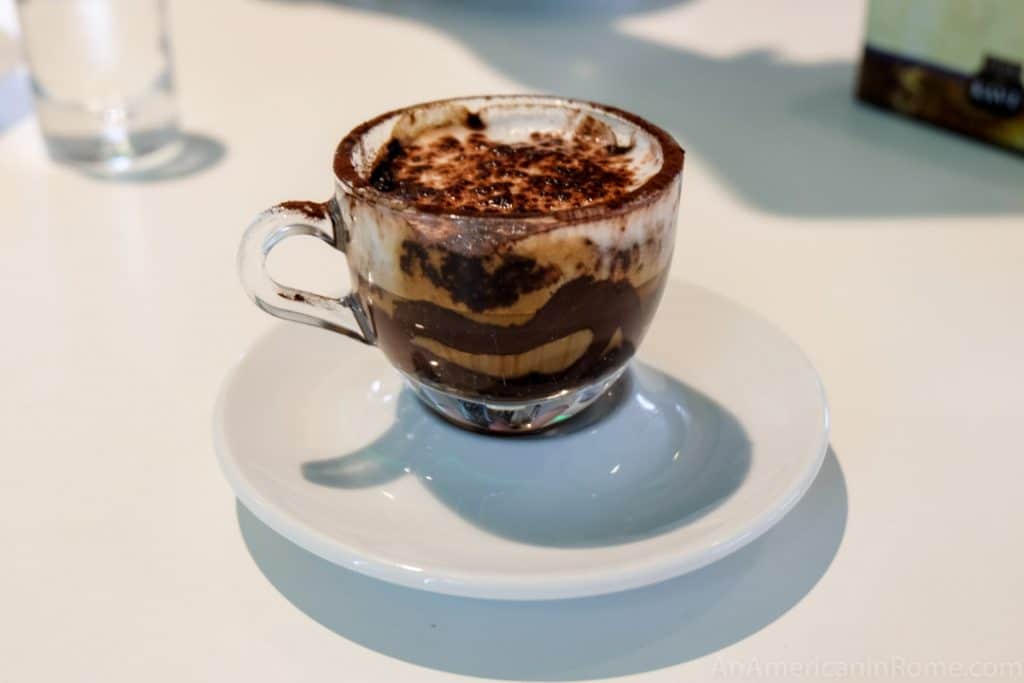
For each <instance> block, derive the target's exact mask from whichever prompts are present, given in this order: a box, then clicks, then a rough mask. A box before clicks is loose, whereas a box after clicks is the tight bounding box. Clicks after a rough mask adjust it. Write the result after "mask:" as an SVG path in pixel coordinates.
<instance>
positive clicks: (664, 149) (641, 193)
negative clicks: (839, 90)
mask: <svg viewBox="0 0 1024 683" xmlns="http://www.w3.org/2000/svg"><path fill="white" fill-rule="evenodd" d="M502 100H528V101H536V102H539V103H544V104H545V105H546V106H563V107H568V108H576V109H591V110H596V111H599V112H602V113H604V114H607V115H610V116H613V117H616V118H619V119H621V120H623V121H625V122H627V123H629V124H631V125H633V126H636V127H637V128H639V129H641V130H643V131H644V132H646V133H647V134H649V135H651V136H652V137H653V138H654V139H655V140H656V141H657V143H658V145H659V147H660V149H661V155H662V163H661V167H660V168H659V169H658V170H657V171H656V172H655V173H654V174H653V175H652V176H651V177H650V178H648V179H647V180H646V181H644V183H643V184H641V185H640V186H639V187H636V188H634V189H632V190H630V191H629V192H627V193H625V194H624V195H622V196H621V197H617V198H615V199H614V200H610V201H602V202H596V203H594V204H588V205H587V206H580V207H570V208H566V209H559V210H555V211H521V212H514V213H508V214H501V215H493V214H479V213H471V212H465V213H463V212H458V211H454V212H453V211H447V210H445V209H442V208H436V207H424V206H416V205H413V204H410V203H409V202H407V201H403V200H401V199H398V198H396V197H394V196H391V195H388V194H387V193H385V192H381V191H380V190H377V189H376V188H374V187H373V186H372V185H371V184H370V183H369V181H368V179H367V178H365V177H364V176H363V174H361V173H360V172H359V170H358V169H357V168H356V167H355V165H354V164H353V161H352V156H353V152H354V150H355V148H356V146H357V145H358V144H359V141H360V140H361V139H362V138H363V137H364V136H365V135H366V133H367V132H368V131H370V130H372V129H373V128H375V127H376V126H377V125H379V124H380V123H381V122H383V121H386V120H388V119H389V118H396V117H398V116H401V115H402V114H404V113H406V112H409V111H413V110H416V109H420V108H426V107H436V106H438V105H444V104H452V103H461V102H474V103H475V102H500V101H502ZM548 103H550V104H548ZM684 157H685V152H684V150H683V148H682V147H681V146H680V145H679V143H678V142H676V140H675V138H673V137H672V136H671V135H670V134H669V133H668V132H667V131H665V130H664V129H663V128H661V127H660V126H657V125H655V124H653V123H651V122H650V121H648V120H647V119H644V118H643V117H641V116H638V115H636V114H634V113H632V112H629V111H626V110H624V109H620V108H618V107H615V106H612V105H607V104H602V103H599V102H592V101H589V100H583V99H575V98H570V97H561V96H557V95H531V94H507V95H471V96H461V97H449V98H444V99H438V100H430V101H427V102H420V103H417V104H412V105H408V106H405V107H399V108H397V109H392V110H390V111H387V112H384V113H382V114H379V115H377V116H375V117H373V118H371V119H369V120H367V121H364V122H363V123H361V124H359V125H358V126H356V127H355V128H353V129H352V130H351V131H349V132H348V134H346V135H345V137H343V138H342V139H341V141H340V142H339V143H338V146H337V147H336V149H335V154H334V177H335V181H336V182H337V183H338V184H339V186H340V187H341V188H343V189H344V190H345V191H346V192H348V193H350V194H353V195H355V196H357V197H360V198H362V199H365V200H367V201H369V202H372V203H374V204H377V205H383V206H386V207H388V208H389V209H391V210H392V211H395V212H397V213H401V214H408V215H418V216H432V217H443V218H449V219H453V220H460V221H466V220H471V221H474V222H476V221H479V222H486V223H504V222H514V223H523V222H544V223H549V222H553V223H559V224H561V223H578V222H582V221H588V220H594V219H601V218H605V217H612V216H616V215H620V214H624V213H629V212H631V211H634V210H636V209H637V208H641V207H643V206H646V205H649V204H651V203H653V202H654V201H656V200H657V199H658V198H659V197H661V196H662V195H663V194H664V192H665V191H666V190H667V189H668V188H669V187H670V186H671V185H672V184H673V183H674V182H675V181H676V180H677V179H678V178H679V176H680V175H681V173H682V170H683V161H684Z"/></svg>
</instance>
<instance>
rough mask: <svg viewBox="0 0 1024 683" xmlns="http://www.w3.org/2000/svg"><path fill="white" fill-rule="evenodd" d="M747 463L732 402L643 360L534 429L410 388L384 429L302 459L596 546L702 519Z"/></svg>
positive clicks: (503, 531) (324, 480)
mask: <svg viewBox="0 0 1024 683" xmlns="http://www.w3.org/2000/svg"><path fill="white" fill-rule="evenodd" d="M749 466H750V443H749V440H748V438H747V435H746V433H745V431H744V429H743V427H742V426H741V425H740V424H739V422H738V421H737V420H736V418H735V417H734V416H733V415H732V414H731V413H730V412H729V411H727V410H726V409H724V408H723V407H722V406H720V405H718V404H717V403H715V402H714V401H712V400H711V399H710V398H708V397H706V396H704V395H703V394H701V393H700V392H698V391H696V390H695V389H693V388H691V387H688V386H687V385H685V384H683V383H682V382H680V381H679V380H676V379H674V378H672V377H670V376H668V375H666V374H664V373H662V372H661V371H659V370H657V369H655V368H653V367H650V366H647V365H644V364H643V363H639V362H634V363H633V365H632V366H631V368H630V369H629V370H628V372H627V373H626V374H625V375H624V376H623V379H622V380H621V381H620V382H618V383H616V384H615V385H614V386H613V387H612V388H611V389H610V390H609V391H608V392H607V393H606V395H605V396H603V397H602V398H601V399H599V401H598V402H597V403H595V405H593V406H591V407H590V408H589V409H588V410H587V411H586V412H584V413H582V414H580V415H579V416H577V417H576V418H574V419H572V420H569V421H567V422H566V423H564V424H562V425H559V426H557V427H555V428H554V429H551V430H548V431H546V432H541V433H538V434H536V435H531V436H524V437H506V438H495V437H494V436H488V435H482V434H477V433H473V432H469V431H465V430H462V429H459V428H458V427H454V426H452V425H450V424H448V423H447V422H445V421H443V420H442V419H440V418H439V417H437V416H436V415H435V414H434V413H432V412H431V411H430V410H429V409H428V408H426V407H425V406H423V405H422V404H421V403H420V402H419V401H418V400H417V399H416V398H415V396H414V394H413V392H412V391H411V390H409V389H403V390H402V392H401V394H400V395H399V397H398V400H397V407H396V409H395V418H394V423H393V424H392V425H391V427H390V428H389V429H388V430H387V431H386V432H384V433H383V434H382V435H381V436H380V437H378V438H377V439H375V440H373V441H372V442H370V443H368V444H366V445H365V446H363V447H361V448H359V449H358V450H355V451H352V452H349V453H345V454H342V455H339V456H337V457H334V458H328V459H323V460H315V461H309V462H305V463H303V464H302V475H303V477H304V478H305V479H306V480H307V481H310V482H313V483H315V484H319V485H321V486H328V487H333V488H340V489H357V488H365V487H373V486H380V485H381V484H383V483H385V482H387V481H390V480H392V479H394V478H397V477H401V476H404V475H412V476H415V477H418V478H419V479H420V480H421V483H422V484H423V486H425V487H426V488H427V489H428V490H429V491H430V492H431V493H432V494H433V495H434V496H436V498H437V499H438V500H439V501H441V502H443V503H444V504H445V505H446V506H448V508H449V509H451V510H452V511H453V512H455V513H457V514H458V515H459V516H460V517H462V518H463V519H465V520H466V521H468V522H470V523H472V524H474V525H476V526H477V527H479V528H481V529H482V530H485V531H487V532H488V533H491V534H495V535H498V536H501V537H504V538H508V539H511V540H515V541H519V542H522V543H529V544H534V545H545V546H557V547H588V546H590V547H593V546H601V545H611V544H619V543H628V542H630V541H635V540H638V539H641V538H645V537H649V536H652V535H656V534H659V533H664V532H665V531H668V530H669V529H671V528H673V527H675V526H677V525H680V524H684V523H686V522H688V521H692V520H693V519H694V518H696V517H698V516H700V515H702V514H705V513H706V512H708V511H710V510H712V509H714V507H715V506H716V505H717V504H719V503H720V502H721V501H723V500H725V499H726V498H727V497H728V496H729V495H730V493H731V492H732V491H734V490H735V489H736V488H737V487H738V486H739V485H740V484H741V483H742V482H743V479H744V477H745V476H746V473H747V470H748V468H749Z"/></svg>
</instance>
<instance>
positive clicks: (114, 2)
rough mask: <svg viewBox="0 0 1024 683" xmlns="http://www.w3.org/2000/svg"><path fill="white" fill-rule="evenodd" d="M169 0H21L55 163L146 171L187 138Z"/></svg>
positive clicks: (42, 120) (40, 114) (39, 107)
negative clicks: (181, 122) (180, 118)
mask: <svg viewBox="0 0 1024 683" xmlns="http://www.w3.org/2000/svg"><path fill="white" fill-rule="evenodd" d="M165 10H166V8H165V3H164V0H18V15H19V18H20V23H21V32H22V38H23V41H24V45H25V51H26V53H27V56H28V62H29V68H30V72H31V82H32V92H33V96H34V100H35V109H36V116H37V118H38V120H39V126H40V128H41V130H42V133H43V137H44V139H45V140H46V146H47V150H48V151H49V153H50V156H51V157H52V158H54V159H56V160H58V161H65V162H71V163H76V164H81V165H84V166H88V167H90V168H91V169H93V170H96V171H98V172H103V171H108V172H112V173H117V172H120V171H123V170H135V169H139V168H140V167H141V166H142V165H144V164H145V163H146V162H147V161H149V160H151V159H153V158H154V157H156V156H160V157H162V156H164V155H163V154H158V153H159V152H161V151H168V150H169V149H170V147H171V144H170V143H173V142H176V141H178V140H179V138H180V135H179V130H178V123H177V110H176V108H175V102H174V82H173V72H172V67H171V58H170V52H169V49H168V36H167V26H166V11H165Z"/></svg>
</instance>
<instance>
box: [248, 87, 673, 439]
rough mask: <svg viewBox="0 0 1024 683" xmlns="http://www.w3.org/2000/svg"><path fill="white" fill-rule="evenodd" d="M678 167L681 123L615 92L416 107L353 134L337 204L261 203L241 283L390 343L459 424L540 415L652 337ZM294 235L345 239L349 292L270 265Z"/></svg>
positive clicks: (568, 406)
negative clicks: (287, 278) (673, 126)
mask: <svg viewBox="0 0 1024 683" xmlns="http://www.w3.org/2000/svg"><path fill="white" fill-rule="evenodd" d="M682 166H683V151H682V150H681V149H680V148H679V146H678V144H677V143H676V142H675V141H674V140H673V139H672V137H671V136H669V135H668V134H667V133H666V132H665V131H663V130H661V129H660V128H658V127H656V126H654V125H652V124H650V123H648V122H647V121H644V120H643V119H641V118H639V117H637V116H635V115H632V114H629V113H627V112H624V111H621V110H618V109H614V108H611V107H606V106H602V105H596V104H592V103H587V102H580V101H574V100H567V99H562V98H555V97H537V96H503V97H473V98H463V99H456V100H446V101H441V102H433V103H428V104H422V105H416V106H413V107H409V108H406V109H402V110H399V111H395V112H390V113H388V114H384V115H381V116H379V117H377V118H375V119H373V120H371V121H368V122H366V123H364V124H362V125H360V126H359V127H357V128H356V129H355V130H353V131H352V132H351V133H349V134H348V135H347V136H346V137H345V138H344V139H343V140H342V141H341V143H340V144H339V146H338V149H337V152H336V155H335V163H334V175H335V193H334V196H333V197H332V198H331V199H330V200H329V201H327V202H325V203H322V204H320V203H314V202H285V203H284V204H280V205H278V206H276V207H273V208H271V209H269V210H268V211H265V212H264V213H263V214H261V215H260V216H259V217H257V219H256V220H255V221H254V222H253V224H252V225H251V226H250V227H249V229H248V230H247V232H246V235H245V237H244V239H243V242H242V245H241V248H240V252H239V265H240V269H241V277H242V282H243V284H244V286H245V288H246V290H247V291H248V292H249V294H250V295H251V296H252V297H253V299H254V300H255V302H256V304H257V305H258V306H259V307H260V308H262V309H263V310H265V311H267V312H268V313H270V314H272V315H276V316H278V317H281V318H285V319H288V320H292V321H298V322H303V323H308V324H313V325H317V326H320V327H323V328H325V329H328V330H331V331H334V332H338V333H341V334H344V335H346V336H349V337H352V338H355V339H358V340H360V341H363V342H365V343H368V344H373V345H376V346H378V347H380V349H381V350H382V351H383V352H384V354H385V355H386V356H387V358H388V360H389V361H390V362H391V364H392V365H394V366H395V368H397V369H398V370H399V371H400V372H401V373H402V374H403V375H405V377H406V378H407V379H408V380H409V383H410V385H411V387H412V388H413V389H414V390H415V392H416V393H417V394H418V395H419V396H420V398H421V399H423V400H424V401H425V402H426V403H427V404H428V405H430V406H431V407H433V408H434V409H435V410H437V411H438V412H440V413H441V414H442V415H444V416H445V417H446V418H448V419H450V420H452V421H454V422H456V423H458V424H461V425H463V426H468V427H472V428H477V429H481V430H486V431H499V432H529V431H533V430H537V429H541V428H543V427H545V426H548V425H552V424H555V423H557V422H560V421H561V420H564V419H566V418H568V417H570V416H572V415H574V414H576V413H577V412H579V411H580V410H582V409H584V408H586V407H587V406H588V405H590V404H591V403H592V402H593V401H594V400H596V399H597V398H598V397H599V396H601V395H602V394H603V393H604V392H605V391H606V390H607V389H608V388H609V387H610V386H611V385H612V384H613V383H614V382H615V381H616V380H617V379H618V378H619V377H620V376H621V375H622V373H623V371H624V370H625V367H626V364H627V362H628V361H629V359H630V358H631V357H632V356H633V354H634V352H635V351H636V349H637V347H638V345H639V344H640V341H641V339H642V338H643V336H644V333H645V332H646V329H647V326H648V324H649V322H650V320H651V318H652V316H653V314H654V310H655V308H656V307H657V304H658V300H659V298H660V296H661V292H662V289H663V287H664V285H665V282H666V278H667V275H668V269H669V263H670V261H671V256H672V247H673V243H674V235H675V223H676V211H677V207H678V200H679V190H680V185H681V179H682ZM294 235H308V236H314V237H317V238H319V239H321V240H323V241H324V242H326V243H327V244H330V245H331V246H333V247H335V248H337V249H339V250H341V251H343V252H344V253H345V254H346V256H347V260H348V264H349V270H350V273H351V283H352V287H353V291H352V293H351V294H349V295H348V296H346V297H344V298H342V299H334V298H331V297H325V296H321V295H318V294H315V293H312V292H307V291H303V290H298V289H295V288H292V287H288V286H285V285H283V284H280V283H278V282H276V281H274V280H273V279H272V278H270V276H269V275H268V274H267V271H266V258H267V255H268V254H269V253H270V251H271V250H272V249H273V248H274V246H275V245H277V244H278V243H280V242H281V240H283V239H285V238H286V237H290V236H294ZM346 311H347V312H350V313H351V314H352V315H353V317H354V320H355V323H356V327H351V326H349V325H347V324H346V322H345V321H344V318H345V317H346V316H345V315H344V313H345V312H346Z"/></svg>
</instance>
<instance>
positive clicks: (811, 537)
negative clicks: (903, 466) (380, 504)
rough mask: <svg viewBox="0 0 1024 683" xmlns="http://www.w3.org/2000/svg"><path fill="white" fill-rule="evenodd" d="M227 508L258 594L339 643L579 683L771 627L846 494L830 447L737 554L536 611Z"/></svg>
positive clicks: (703, 651) (534, 606) (467, 671)
mask: <svg viewBox="0 0 1024 683" xmlns="http://www.w3.org/2000/svg"><path fill="white" fill-rule="evenodd" d="M236 510H237V515H238V524H239V527H240V529H241V532H242V536H243V538H244V540H245V543H246V546H247V548H248V550H249V552H250V554H251V555H252V557H253V559H254V560H255V562H256V565H257V566H258V567H259V569H260V571H261V572H263V574H264V575H265V576H266V577H267V579H268V580H269V581H270V583H271V584H272V585H273V586H274V587H275V588H276V589H277V590H278V591H279V592H280V593H281V594H282V595H284V596H285V598H287V599H288V600H289V601H290V602H291V603H292V604H293V605H295V606H296V607H297V608H298V609H300V610H301V611H302V612H304V613H305V614H306V615H308V616H309V617H310V618H311V619H313V620H315V621H316V622H318V623H320V624H322V625H323V626H325V627H326V628H328V629H330V630H331V631H333V632H334V633H336V634H338V635H339V636H341V637H343V638H346V639H348V640H351V641H353V642H355V643H358V644H360V645H362V646H364V647H368V648H370V649H372V650H375V651H377V652H380V653H382V654H384V655H387V656H391V657H396V658H398V659H401V660H404V661H407V662H411V663H413V664H417V665H420V666H425V667H430V668H433V669H437V670H440V671H446V672H450V673H453V674H461V675H472V676H482V677H488V678H500V679H521V680H552V679H561V680H584V679H591V678H607V677H612V676H622V675H627V674H633V673H640V672H644V671H651V670H654V669H660V668H664V667H667V666H672V665H674V664H679V663H682V662H686V661H689V660H692V659H695V658H698V657H701V656H704V655H707V654H709V653H713V652H715V651H717V650H720V649H722V648H724V647H726V646H728V645H731V644H733V643H735V642H738V641H740V640H742V639H744V638H746V637H748V636H750V635H751V634H753V633H755V632H757V631H758V630H760V629H762V628H764V627H765V626H767V625H769V624H771V623H772V622H773V621H775V620H776V619H778V618H780V617H781V616H782V615H784V614H785V613H786V612H787V611H788V610H789V609H791V608H792V607H793V606H794V605H796V604H797V603H798V602H800V600H801V599H802V598H803V597H804V596H805V595H807V593H809V592H810V591H811V590H812V588H814V586H815V584H816V583H817V582H818V581H819V579H820V578H821V577H822V575H823V574H824V573H825V571H826V570H827V569H828V567H829V565H830V563H831V562H832V559H833V557H834V556H835V555H836V552H837V550H838V549H839V546H840V542H841V540H842V537H843V533H844V530H845V527H846V517H847V493H846V484H845V480H844V477H843V473H842V470H841V468H840V465H839V461H838V459H837V458H836V456H835V453H834V452H832V451H831V450H830V451H829V453H828V455H827V456H826V458H825V462H824V464H823V465H822V467H821V470H820V472H819V473H818V476H817V478H816V480H815V481H814V483H813V484H812V485H811V488H810V489H809V490H808V491H807V494H806V495H805V496H804V498H803V499H802V500H801V501H800V502H799V503H798V504H797V505H796V507H794V508H793V510H791V511H790V512H789V513H788V514H787V515H786V516H785V517H784V518H783V519H782V521H781V522H779V524H778V525H776V526H775V527H773V528H772V529H771V530H769V531H768V532H767V533H765V535H764V536H762V537H761V538H759V539H758V540H756V541H754V542H753V543H751V544H750V545H748V546H746V547H745V548H743V549H741V550H739V551H737V552H736V553H734V554H732V555H730V556H728V557H726V558H724V559H722V560H720V561H718V562H716V563H714V564H712V565H710V566H707V567H705V568H703V569H700V570H697V571H695V572H692V573H690V574H686V575H684V576H681V577H678V578H676V579H671V580H669V581H665V582H662V583H659V584H656V585H653V586H649V587H646V588H640V589H636V590H631V591H627V592H623V593H616V594H611V595H605V596H599V597H591V598H579V599H571V600H556V601H546V602H545V601H531V602H510V601H494V600H479V599H471V598H461V597H452V596H445V595H441V594H437V593H430V592H426V591H420V590H414V589H410V588H404V587H400V586H396V585H393V584H390V583H385V582H383V581H378V580H376V579H372V578H369V577H366V576H364V575H362V574H358V573H356V572H353V571H349V570H347V569H344V568H342V567H339V566H337V565H334V564H332V563H330V562H328V561H326V560H323V559H321V558H319V557H317V556H316V555H313V554H312V553H309V552H307V551H305V550H303V549H302V548H299V547H298V546H296V545H294V544H293V543H291V542H290V541H288V540H287V539H285V538H284V537H282V536H280V535H279V534H277V533H276V532H275V531H273V530H271V529H270V528H269V527H267V526H266V525H264V524H263V523H262V522H260V521H259V520H258V519H257V518H256V517H255V516H254V515H253V514H252V513H250V512H249V511H248V510H247V509H246V508H245V507H243V506H242V505H241V503H239V504H238V505H237V506H236Z"/></svg>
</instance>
